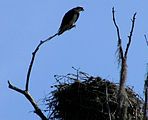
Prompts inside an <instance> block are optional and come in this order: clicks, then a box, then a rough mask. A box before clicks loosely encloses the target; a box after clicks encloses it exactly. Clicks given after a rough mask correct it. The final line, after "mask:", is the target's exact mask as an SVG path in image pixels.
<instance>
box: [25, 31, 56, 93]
mask: <svg viewBox="0 0 148 120" xmlns="http://www.w3.org/2000/svg"><path fill="white" fill-rule="evenodd" d="M57 35H58V33H56V34H54V35H53V36H51V37H49V38H47V39H46V40H44V41H40V43H39V44H38V46H37V47H36V48H35V50H34V51H33V53H32V58H31V62H30V65H29V68H28V72H27V78H26V89H25V90H26V91H28V87H29V79H30V74H31V70H32V66H33V63H34V60H35V55H36V53H37V51H38V50H39V48H40V46H41V45H43V43H45V42H47V41H49V40H51V39H52V38H54V37H55V36H57Z"/></svg>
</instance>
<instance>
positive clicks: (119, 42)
mask: <svg viewBox="0 0 148 120" xmlns="http://www.w3.org/2000/svg"><path fill="white" fill-rule="evenodd" d="M112 14H113V22H114V25H115V27H116V31H117V37H118V44H117V53H118V63H119V64H120V63H121V60H122V59H123V57H124V55H123V49H122V43H121V37H120V30H119V27H118V25H117V23H116V19H115V10H114V7H113V8H112Z"/></svg>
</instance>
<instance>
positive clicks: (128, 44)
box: [124, 13, 137, 58]
mask: <svg viewBox="0 0 148 120" xmlns="http://www.w3.org/2000/svg"><path fill="white" fill-rule="evenodd" d="M136 14H137V13H134V15H133V19H132V28H131V31H130V35H129V36H128V43H127V46H126V50H125V54H124V57H125V58H127V53H128V50H129V47H130V44H131V41H132V35H133V30H134V26H135V19H136V18H135V17H136Z"/></svg>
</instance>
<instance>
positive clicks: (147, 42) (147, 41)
mask: <svg viewBox="0 0 148 120" xmlns="http://www.w3.org/2000/svg"><path fill="white" fill-rule="evenodd" d="M144 38H145V41H146V44H147V46H148V40H147V36H146V35H144Z"/></svg>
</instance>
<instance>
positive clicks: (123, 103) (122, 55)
mask: <svg viewBox="0 0 148 120" xmlns="http://www.w3.org/2000/svg"><path fill="white" fill-rule="evenodd" d="M112 14H113V23H114V25H115V27H116V31H117V36H118V44H117V46H118V48H117V52H118V63H119V64H121V70H120V83H119V93H118V110H117V114H119V116H120V118H117V119H121V120H126V118H127V107H128V102H127V95H126V91H125V84H126V76H127V54H128V51H129V47H130V44H131V41H132V34H133V30H134V25H135V19H136V18H135V16H136V13H135V14H134V15H133V18H132V27H131V31H130V34H129V36H128V43H127V46H126V50H125V52H123V48H122V44H121V37H120V32H119V27H118V25H117V23H116V19H115V10H114V7H113V8H112Z"/></svg>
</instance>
